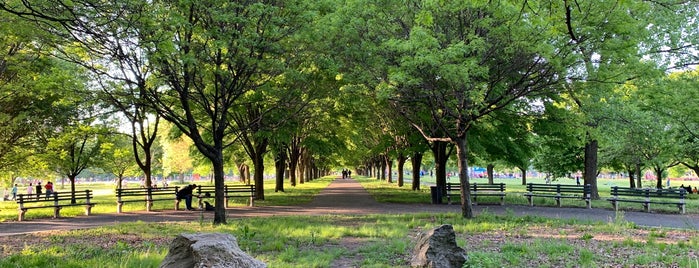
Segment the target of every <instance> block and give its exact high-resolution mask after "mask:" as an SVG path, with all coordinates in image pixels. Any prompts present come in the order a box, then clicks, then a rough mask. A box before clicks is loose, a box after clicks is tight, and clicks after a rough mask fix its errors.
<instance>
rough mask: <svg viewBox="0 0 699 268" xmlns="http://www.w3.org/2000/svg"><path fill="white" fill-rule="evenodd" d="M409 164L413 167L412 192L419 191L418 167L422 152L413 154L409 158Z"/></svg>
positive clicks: (420, 163) (420, 162)
mask: <svg viewBox="0 0 699 268" xmlns="http://www.w3.org/2000/svg"><path fill="white" fill-rule="evenodd" d="M410 163H411V164H412V165H413V182H412V189H413V191H417V190H420V167H421V166H422V152H414V153H413V157H411V158H410Z"/></svg>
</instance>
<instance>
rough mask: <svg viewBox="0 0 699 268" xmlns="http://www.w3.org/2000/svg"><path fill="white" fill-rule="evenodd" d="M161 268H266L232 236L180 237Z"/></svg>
mask: <svg viewBox="0 0 699 268" xmlns="http://www.w3.org/2000/svg"><path fill="white" fill-rule="evenodd" d="M160 267H162V268H192V267H201V268H203V267H207V268H217V267H221V268H223V267H267V265H266V264H265V263H263V262H261V261H259V260H256V259H254V258H253V257H251V256H250V255H248V254H246V253H245V252H243V251H242V250H240V247H238V241H237V240H236V239H235V237H233V236H232V235H230V234H221V233H199V234H181V235H179V236H177V237H175V240H173V241H172V244H170V251H169V252H168V253H167V256H165V259H164V260H163V262H162V263H161V264H160Z"/></svg>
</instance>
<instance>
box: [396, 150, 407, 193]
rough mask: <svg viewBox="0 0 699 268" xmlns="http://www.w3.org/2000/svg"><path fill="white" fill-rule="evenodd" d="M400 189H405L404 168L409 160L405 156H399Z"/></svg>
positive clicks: (400, 154)
mask: <svg viewBox="0 0 699 268" xmlns="http://www.w3.org/2000/svg"><path fill="white" fill-rule="evenodd" d="M397 160H398V187H403V167H404V166H405V161H406V160H407V158H406V157H405V155H404V154H402V153H399V154H398V159H397Z"/></svg>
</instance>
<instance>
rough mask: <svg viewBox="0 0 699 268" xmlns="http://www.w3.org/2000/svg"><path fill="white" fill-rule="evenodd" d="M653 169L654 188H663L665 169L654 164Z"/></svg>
mask: <svg viewBox="0 0 699 268" xmlns="http://www.w3.org/2000/svg"><path fill="white" fill-rule="evenodd" d="M653 169H654V171H655V188H656V189H662V188H663V171H664V170H665V169H664V168H663V167H661V166H655V167H654V168H653Z"/></svg>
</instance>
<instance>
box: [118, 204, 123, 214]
mask: <svg viewBox="0 0 699 268" xmlns="http://www.w3.org/2000/svg"><path fill="white" fill-rule="evenodd" d="M122 206H124V203H117V213H121V207H122Z"/></svg>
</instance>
